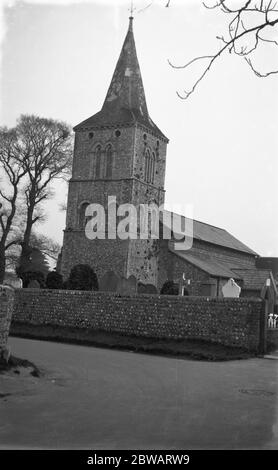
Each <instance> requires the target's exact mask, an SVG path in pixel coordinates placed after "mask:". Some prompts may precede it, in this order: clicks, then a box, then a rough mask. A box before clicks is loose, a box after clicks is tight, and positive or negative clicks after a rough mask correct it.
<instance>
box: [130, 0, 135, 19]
mask: <svg viewBox="0 0 278 470" xmlns="http://www.w3.org/2000/svg"><path fill="white" fill-rule="evenodd" d="M135 10H136V8H134V4H133V0H130V8H129V11H130V17H131V18H133V13H134V11H135Z"/></svg>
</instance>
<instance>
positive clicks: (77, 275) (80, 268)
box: [67, 264, 98, 290]
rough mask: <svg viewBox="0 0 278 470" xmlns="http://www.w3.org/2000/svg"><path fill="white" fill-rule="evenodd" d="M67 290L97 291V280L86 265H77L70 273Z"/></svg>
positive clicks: (92, 271)
mask: <svg viewBox="0 0 278 470" xmlns="http://www.w3.org/2000/svg"><path fill="white" fill-rule="evenodd" d="M67 286H68V287H67V288H68V289H70V290H98V279H97V275H96V273H95V272H94V270H93V269H92V268H91V266H89V265H88V264H77V265H76V266H74V267H73V268H72V270H71V272H70V275H69V278H68V281H67Z"/></svg>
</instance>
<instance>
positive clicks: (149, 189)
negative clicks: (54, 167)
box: [61, 17, 168, 285]
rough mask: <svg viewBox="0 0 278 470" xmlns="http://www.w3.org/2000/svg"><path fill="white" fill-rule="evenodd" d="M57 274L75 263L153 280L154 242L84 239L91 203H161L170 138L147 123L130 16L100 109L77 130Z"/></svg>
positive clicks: (151, 123)
mask: <svg viewBox="0 0 278 470" xmlns="http://www.w3.org/2000/svg"><path fill="white" fill-rule="evenodd" d="M74 131H75V147H74V158H73V168H72V178H71V180H70V182H69V194H68V204H67V218H66V228H65V231H64V243H63V251H62V265H61V272H62V274H63V276H64V278H66V277H67V276H68V274H69V272H70V270H71V268H72V267H73V266H74V265H76V264H79V263H86V264H89V265H90V266H91V267H92V268H93V269H94V270H95V272H96V273H97V275H98V278H100V277H101V276H102V275H103V274H105V273H106V272H107V271H110V270H113V271H114V272H116V273H118V274H121V275H123V276H125V277H128V276H130V275H135V277H136V278H137V279H138V280H140V281H142V282H145V283H152V284H154V285H157V275H158V266H157V253H158V240H150V239H148V240H140V239H138V240H132V239H127V240H120V239H118V238H116V239H112V240H111V239H108V238H107V237H106V238H105V239H95V240H89V239H88V238H87V237H86V235H85V230H84V228H85V223H86V220H85V211H86V207H87V206H88V204H90V203H98V204H101V205H103V206H104V207H107V200H108V196H116V200H117V204H118V205H120V204H124V203H132V204H133V205H135V206H137V207H138V205H139V204H150V203H152V202H154V203H156V204H158V205H160V204H162V203H163V202H164V192H165V190H164V179H165V163H166V147H167V143H168V139H167V138H166V137H165V135H164V134H163V133H162V132H161V131H160V130H159V128H158V127H157V126H156V125H155V124H154V122H153V121H152V120H151V118H150V116H149V113H148V108H147V103H146V98H145V92H144V87H143V82H142V77H141V72H140V67H139V63H138V59H137V54H136V48H135V42H134V36H133V18H132V17H130V19H129V28H128V31H127V35H126V38H125V41H124V44H123V47H122V50H121V53H120V57H119V59H118V62H117V65H116V68H115V71H114V74H113V77H112V80H111V84H110V86H109V89H108V92H107V95H106V98H105V100H104V103H103V106H102V109H101V110H100V111H99V112H98V113H97V114H94V115H93V116H91V117H90V118H88V119H86V120H85V121H83V122H81V123H80V124H78V125H77V126H76V127H75V128H74Z"/></svg>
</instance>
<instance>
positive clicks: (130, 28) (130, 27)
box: [128, 16, 133, 33]
mask: <svg viewBox="0 0 278 470" xmlns="http://www.w3.org/2000/svg"><path fill="white" fill-rule="evenodd" d="M128 31H130V32H131V33H133V16H130V17H129V26H128Z"/></svg>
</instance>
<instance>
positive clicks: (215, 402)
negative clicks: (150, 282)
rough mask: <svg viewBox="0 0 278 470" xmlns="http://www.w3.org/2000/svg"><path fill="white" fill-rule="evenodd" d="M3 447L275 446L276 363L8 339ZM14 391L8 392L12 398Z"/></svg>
mask: <svg viewBox="0 0 278 470" xmlns="http://www.w3.org/2000/svg"><path fill="white" fill-rule="evenodd" d="M10 346H11V348H12V353H13V354H14V355H15V356H17V357H21V358H26V359H28V360H30V361H32V362H34V363H35V364H36V365H37V366H38V367H39V368H41V369H42V370H43V371H44V375H43V377H41V378H36V377H32V376H30V374H29V372H27V371H26V372H24V371H21V374H20V375H17V374H14V373H9V374H5V375H0V396H2V398H0V447H1V448H2V449H3V448H40V449H41V448H47V449H49V448H59V449H76V448H77V449H96V450H101V449H200V448H201V449H223V448H224V449H241V448H244V449H249V448H251V449H277V448H278V413H277V411H278V387H277V385H278V374H277V371H278V361H277V360H273V359H248V360H240V361H231V362H218V363H215V362H213V363H209V362H202V361H192V360H185V359H175V358H167V357H159V356H150V355H144V354H136V353H130V352H122V351H115V350H108V349H100V348H93V347H87V346H77V345H68V344H60V343H55V342H47V341H35V340H27V339H20V338H10ZM8 393H10V395H6V394H8Z"/></svg>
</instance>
